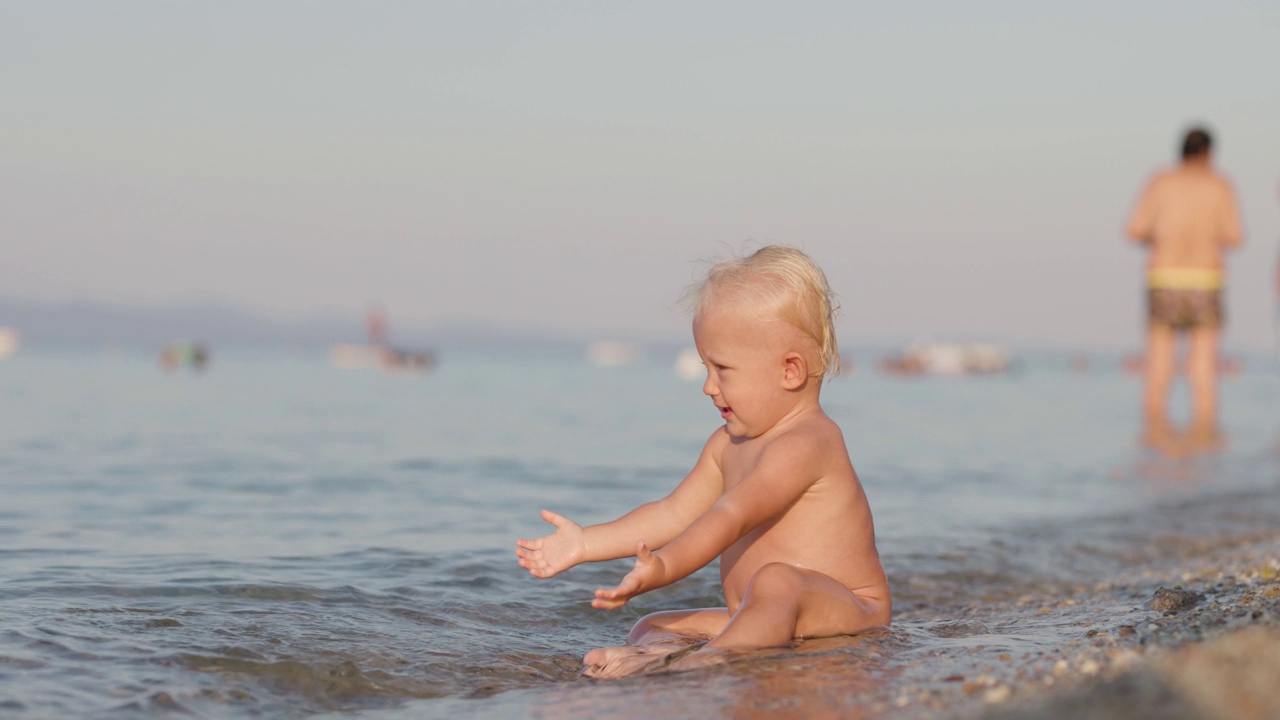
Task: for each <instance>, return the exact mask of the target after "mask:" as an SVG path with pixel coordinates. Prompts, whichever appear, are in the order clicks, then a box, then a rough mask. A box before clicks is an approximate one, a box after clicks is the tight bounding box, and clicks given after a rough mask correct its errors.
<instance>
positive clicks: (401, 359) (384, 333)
mask: <svg viewBox="0 0 1280 720" xmlns="http://www.w3.org/2000/svg"><path fill="white" fill-rule="evenodd" d="M365 326H366V328H367V330H368V333H369V343H368V344H359V343H338V344H336V345H334V346H332V347H331V348H329V361H330V362H332V363H333V366H334V367H338V368H342V369H344V370H362V369H373V370H383V371H386V372H426V371H427V370H430V369H431V368H433V367H435V364H436V356H435V354H434V353H431V352H428V351H425V350H404V349H402V348H397V347H393V346H392V345H391V344H390V343H389V342H388V337H389V332H388V330H389V327H390V322H389V321H388V320H387V313H386V311H385V310H383V309H382V308H380V307H375V308H372V309H370V310H369V312H368V313H367V314H366V315H365Z"/></svg>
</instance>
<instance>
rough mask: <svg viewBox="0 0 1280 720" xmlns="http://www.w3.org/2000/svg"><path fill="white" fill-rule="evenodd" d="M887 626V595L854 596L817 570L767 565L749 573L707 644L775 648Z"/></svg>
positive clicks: (723, 646) (725, 646) (729, 646)
mask: <svg viewBox="0 0 1280 720" xmlns="http://www.w3.org/2000/svg"><path fill="white" fill-rule="evenodd" d="M888 624H889V600H888V596H887V593H885V594H884V595H883V596H881V595H880V594H879V593H874V594H865V595H861V596H860V595H858V594H855V593H854V592H852V591H850V590H849V589H848V588H846V587H845V586H844V585H841V584H840V583H838V582H836V581H835V580H833V579H831V578H830V577H828V576H827V575H824V574H822V573H820V572H815V571H813V570H805V569H802V568H797V567H793V566H791V565H787V564H785V563H769V564H767V565H764V566H762V567H761V568H760V569H759V570H757V571H756V574H755V575H754V576H752V578H751V583H750V584H749V585H747V592H746V594H745V595H743V597H742V605H741V606H740V607H739V608H738V612H737V613H735V614H734V616H733V618H732V619H731V620H730V621H729V624H728V625H726V626H725V628H724V631H723V632H721V633H720V635H719V636H717V637H716V639H714V640H712V641H711V642H710V643H708V644H707V648H709V649H719V650H750V649H755V648H764V647H777V646H779V645H786V644H787V643H790V642H791V641H792V640H794V639H796V638H806V637H830V636H832V635H848V634H852V633H855V632H859V631H862V630H866V629H868V628H873V627H879V626H885V625H888Z"/></svg>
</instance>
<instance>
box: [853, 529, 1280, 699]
mask: <svg viewBox="0 0 1280 720" xmlns="http://www.w3.org/2000/svg"><path fill="white" fill-rule="evenodd" d="M1081 590H1082V592H1076V593H1071V594H1069V595H1068V596H1067V597H1060V599H1059V600H1057V601H1056V602H1049V603H1041V600H1043V598H1040V597H1033V596H1024V597H1023V598H1019V600H1018V601H1017V602H1016V603H1015V604H1016V605H1017V606H1019V607H1021V608H1023V610H1024V614H1023V618H1026V614H1025V610H1029V609H1031V608H1032V607H1034V608H1035V609H1034V610H1032V613H1033V615H1032V617H1034V618H1035V619H1037V620H1041V621H1043V622H1044V623H1045V624H1057V625H1059V626H1061V627H1062V628H1063V632H1062V633H1061V634H1060V637H1062V639H1063V642H1061V643H1059V644H1057V645H1056V646H1053V647H1042V648H1035V649H1025V648H1024V649H1023V650H1022V651H1020V652H1019V651H1017V650H1014V649H1013V648H1009V647H1003V648H1002V647H994V648H993V647H990V646H989V645H983V644H979V645H973V646H971V647H961V648H958V649H956V650H953V651H943V652H935V653H934V658H932V660H933V661H930V662H928V663H926V664H921V666H920V667H918V668H910V667H908V669H907V672H905V673H904V675H905V676H906V677H904V678H903V679H904V680H907V682H906V683H905V684H904V685H902V686H900V687H898V688H897V689H896V690H894V691H893V695H892V697H890V698H878V699H877V700H876V701H875V702H873V703H872V704H871V706H870V707H869V708H865V710H869V711H870V713H869V714H867V715H865V716H866V717H882V718H886V719H892V720H898V719H900V718H901V719H908V718H909V719H911V720H916V719H917V718H938V719H939V720H942V719H943V718H951V719H958V720H970V719H981V720H1013V719H1015V718H1020V719H1025V720H1050V719H1055V720H1056V719H1058V718H1082V719H1083V718H1091V719H1092V718H1098V719H1101V720H1107V719H1111V718H1114V719H1116V720H1120V719H1121V718H1137V719H1139V720H1143V719H1146V718H1151V719H1152V720H1154V719H1155V718H1174V719H1181V718H1186V719H1187V720H1219V719H1225V718H1274V717H1280V696H1277V695H1276V694H1275V693H1274V692H1272V688H1271V687H1270V686H1271V685H1273V684H1274V682H1275V679H1276V678H1280V536H1274V537H1268V538H1265V539H1250V540H1246V541H1242V542H1241V543H1239V544H1236V545H1234V546H1229V547H1221V548H1218V549H1217V551H1215V552H1213V553H1210V554H1208V555H1205V556H1199V557H1194V558H1184V559H1183V561H1182V562H1179V563H1174V564H1173V566H1170V567H1167V568H1161V569H1147V570H1145V571H1142V572H1140V573H1139V574H1137V575H1136V576H1135V577H1133V578H1131V579H1125V580H1120V581H1115V582H1110V583H1100V584H1098V585H1095V586H1094V587H1092V588H1082V589H1081ZM1197 596H1198V598H1197ZM1100 600H1101V602H1099V601H1100ZM1037 605H1038V607H1036V606H1037ZM1108 605H1109V607H1108ZM1125 605H1129V607H1128V609H1121V608H1123V607H1124V606H1125ZM1001 612H1007V610H1006V609H1005V608H1000V607H995V608H988V609H987V610H985V611H984V612H983V613H981V615H983V616H987V615H997V614H999V613H1001ZM989 620H990V619H989V618H987V617H971V618H970V619H969V620H967V622H971V623H973V622H976V623H982V622H984V621H989ZM908 621H909V619H908ZM1018 624H1020V622H1019V621H1017V620H1015V621H1014V622H1013V623H1011V624H1007V625H1005V626H1003V627H1001V628H999V630H998V631H997V632H996V633H993V634H992V635H989V636H988V637H993V638H995V637H999V636H1000V635H1002V634H1007V635H1009V636H1010V637H1015V636H1016V632H1015V630H1016V626H1017V625H1018ZM966 656H967V657H966ZM949 660H950V661H952V662H951V663H948V661H949ZM948 664H953V665H955V666H956V667H957V672H953V673H950V674H940V673H938V672H937V670H938V667H939V665H942V666H946V665H948ZM966 665H967V666H968V668H969V670H970V672H964V671H963V670H962V669H961V668H963V667H964V666H966ZM974 668H977V669H978V672H977V673H973V672H972V670H973V669H974ZM922 671H923V672H922ZM895 684H896V683H895Z"/></svg>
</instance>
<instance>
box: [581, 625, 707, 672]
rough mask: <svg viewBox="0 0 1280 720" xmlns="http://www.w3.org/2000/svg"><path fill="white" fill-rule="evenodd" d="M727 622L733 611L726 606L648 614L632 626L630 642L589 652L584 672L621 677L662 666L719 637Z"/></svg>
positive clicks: (584, 661)
mask: <svg viewBox="0 0 1280 720" xmlns="http://www.w3.org/2000/svg"><path fill="white" fill-rule="evenodd" d="M727 622H729V611H728V610H726V609H725V608H715V609H708V610H669V611H666V612H658V613H653V614H651V615H646V616H644V617H643V618H641V619H640V621H639V622H637V623H636V624H635V627H633V628H631V632H630V633H629V634H628V635H627V644H626V645H622V646H620V647H610V648H597V649H595V650H592V651H591V652H589V653H587V655H586V657H584V658H583V659H582V664H583V671H582V672H583V674H584V675H587V676H588V677H596V678H617V677H625V676H627V675H635V674H638V673H642V672H644V671H646V670H650V669H654V668H658V667H660V666H662V665H663V664H664V663H665V661H666V660H667V658H668V657H670V656H671V655H673V654H674V653H678V652H680V651H681V650H685V649H688V648H689V647H690V646H692V645H693V644H695V643H697V642H698V641H699V640H705V639H707V638H711V637H715V636H716V635H717V634H718V633H719V632H720V631H721V630H723V629H724V626H725V623H727Z"/></svg>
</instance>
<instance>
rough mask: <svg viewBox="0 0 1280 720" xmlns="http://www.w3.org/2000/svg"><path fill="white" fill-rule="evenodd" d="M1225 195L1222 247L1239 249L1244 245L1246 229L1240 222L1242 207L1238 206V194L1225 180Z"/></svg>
mask: <svg viewBox="0 0 1280 720" xmlns="http://www.w3.org/2000/svg"><path fill="white" fill-rule="evenodd" d="M1222 189H1223V194H1224V196H1225V197H1224V199H1223V203H1222V205H1223V207H1222V231H1221V232H1222V235H1221V237H1222V246H1223V247H1227V248H1237V247H1240V245H1241V244H1242V243H1244V229H1243V228H1242V226H1241V222H1240V207H1239V206H1238V205H1237V204H1236V193H1235V190H1234V189H1232V187H1231V183H1229V182H1227V180H1225V179H1223V181H1222Z"/></svg>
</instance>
